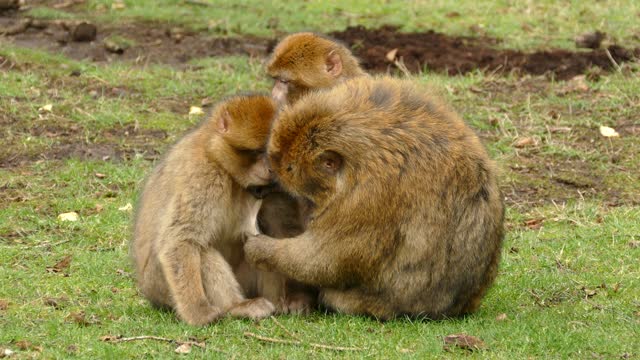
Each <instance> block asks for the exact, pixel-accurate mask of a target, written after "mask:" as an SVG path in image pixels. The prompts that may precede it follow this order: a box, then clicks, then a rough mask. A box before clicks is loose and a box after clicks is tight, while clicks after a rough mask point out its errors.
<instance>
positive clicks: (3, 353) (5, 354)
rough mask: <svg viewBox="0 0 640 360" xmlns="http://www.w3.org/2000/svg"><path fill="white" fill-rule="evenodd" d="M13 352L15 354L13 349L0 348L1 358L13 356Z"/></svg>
mask: <svg viewBox="0 0 640 360" xmlns="http://www.w3.org/2000/svg"><path fill="white" fill-rule="evenodd" d="M13 354H14V352H13V351H12V350H11V349H3V348H0V358H3V357H9V356H11V355H13Z"/></svg>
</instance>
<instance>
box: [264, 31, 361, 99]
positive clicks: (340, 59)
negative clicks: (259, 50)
mask: <svg viewBox="0 0 640 360" xmlns="http://www.w3.org/2000/svg"><path fill="white" fill-rule="evenodd" d="M267 73H268V74H269V76H271V77H272V78H273V79H274V81H275V84H274V87H273V92H272V95H273V97H274V99H275V100H276V101H277V102H279V103H280V104H284V103H290V104H291V103H294V102H295V101H297V100H298V99H299V98H300V97H301V96H302V95H304V94H306V93H307V92H308V91H309V90H313V89H323V88H329V87H332V86H334V85H335V84H337V83H340V82H342V81H344V80H347V79H350V78H353V77H356V76H362V75H365V72H364V71H363V70H362V69H361V68H360V65H359V64H358V60H357V59H356V58H355V57H354V56H353V54H352V53H351V51H350V50H349V49H347V48H346V47H345V46H344V45H342V44H340V43H338V42H336V41H334V40H331V39H328V38H326V37H324V36H320V35H317V34H314V33H309V32H304V33H297V34H292V35H289V36H287V37H285V38H284V39H282V41H280V43H278V45H277V46H276V47H275V48H274V50H273V53H272V55H271V59H270V60H269V62H268V64H267Z"/></svg>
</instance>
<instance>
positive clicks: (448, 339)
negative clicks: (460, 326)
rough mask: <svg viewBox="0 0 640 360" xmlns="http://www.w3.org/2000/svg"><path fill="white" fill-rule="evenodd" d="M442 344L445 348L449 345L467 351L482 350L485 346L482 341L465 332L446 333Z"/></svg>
mask: <svg viewBox="0 0 640 360" xmlns="http://www.w3.org/2000/svg"><path fill="white" fill-rule="evenodd" d="M444 344H445V349H448V348H449V346H451V345H452V346H457V347H459V348H461V349H464V350H469V351H474V350H483V349H486V348H487V346H486V345H485V343H484V341H482V340H480V339H479V338H477V337H475V336H471V335H467V334H453V335H447V336H445V338H444Z"/></svg>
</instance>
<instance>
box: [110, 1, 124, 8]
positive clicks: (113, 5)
mask: <svg viewBox="0 0 640 360" xmlns="http://www.w3.org/2000/svg"><path fill="white" fill-rule="evenodd" d="M126 7H127V6H126V5H125V4H124V2H122V1H114V2H113V3H111V10H122V9H124V8H126Z"/></svg>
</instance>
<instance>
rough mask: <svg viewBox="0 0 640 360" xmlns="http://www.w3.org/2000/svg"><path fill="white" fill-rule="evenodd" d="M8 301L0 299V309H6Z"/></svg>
mask: <svg viewBox="0 0 640 360" xmlns="http://www.w3.org/2000/svg"><path fill="white" fill-rule="evenodd" d="M8 307H9V302H8V301H7V300H0V310H7V308H8Z"/></svg>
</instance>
